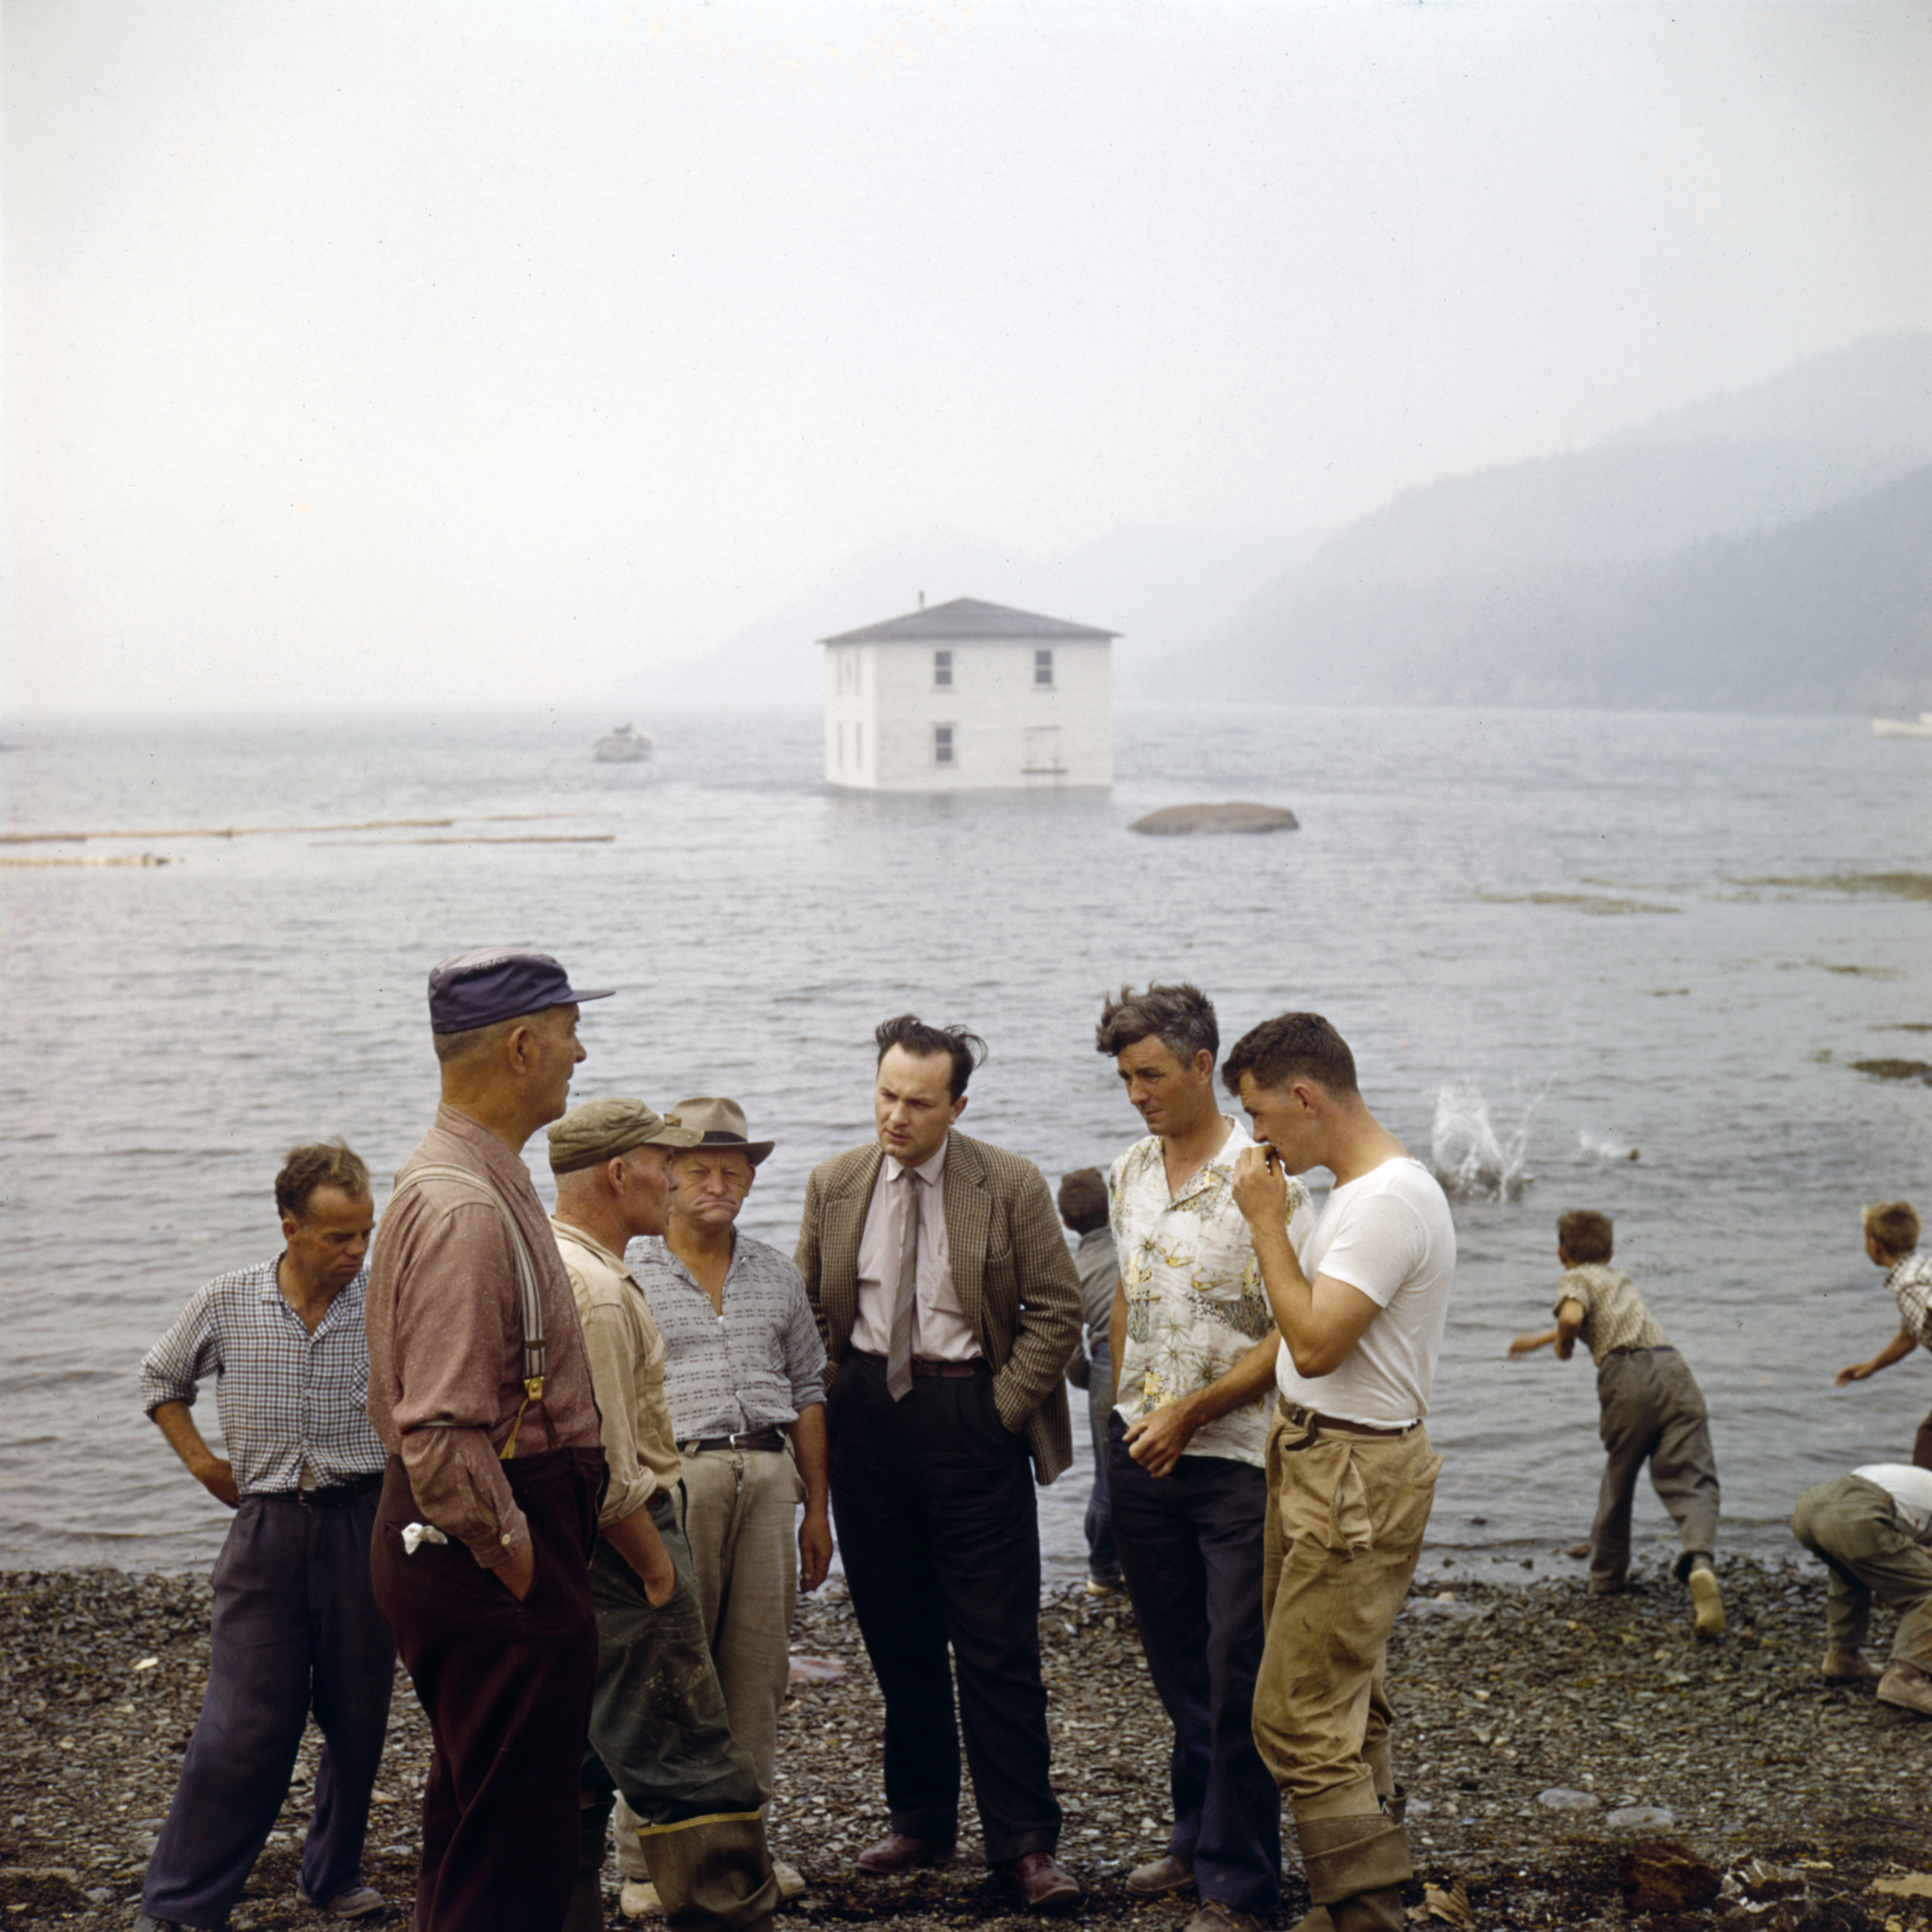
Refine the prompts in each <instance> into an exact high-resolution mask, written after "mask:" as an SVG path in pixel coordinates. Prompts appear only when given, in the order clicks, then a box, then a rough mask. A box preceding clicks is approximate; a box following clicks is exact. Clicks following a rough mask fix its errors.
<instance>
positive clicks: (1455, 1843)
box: [0, 1563, 1932, 1932]
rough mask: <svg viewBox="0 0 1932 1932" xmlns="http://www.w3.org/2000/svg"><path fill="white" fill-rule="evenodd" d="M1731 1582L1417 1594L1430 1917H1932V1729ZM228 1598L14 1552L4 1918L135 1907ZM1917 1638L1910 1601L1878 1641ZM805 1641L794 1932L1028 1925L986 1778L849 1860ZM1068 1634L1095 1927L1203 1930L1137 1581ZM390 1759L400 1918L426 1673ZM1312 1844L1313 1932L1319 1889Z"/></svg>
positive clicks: (788, 1832) (1791, 1594)
mask: <svg viewBox="0 0 1932 1932" xmlns="http://www.w3.org/2000/svg"><path fill="white" fill-rule="evenodd" d="M1480 1567H1483V1568H1488V1569H1491V1570H1493V1569H1494V1568H1495V1567H1496V1566H1495V1565H1494V1564H1485V1565H1483V1566H1480ZM1724 1589H1725V1599H1726V1604H1727V1607H1728V1609H1729V1614H1730V1627H1729V1630H1728V1632H1727V1634H1726V1635H1725V1636H1724V1639H1723V1641H1720V1642H1718V1643H1714V1644H1698V1643H1696V1642H1695V1641H1693V1640H1692V1638H1691V1621H1690V1615H1689V1611H1688V1608H1687V1607H1686V1603H1685V1599H1684V1596H1683V1593H1682V1591H1681V1590H1680V1589H1679V1587H1678V1586H1677V1585H1676V1584H1675V1583H1674V1582H1673V1581H1671V1580H1670V1579H1669V1577H1668V1576H1666V1575H1663V1574H1657V1573H1653V1574H1648V1575H1640V1577H1639V1578H1638V1581H1637V1584H1636V1587H1635V1588H1633V1590H1632V1591H1630V1593H1628V1594H1626V1595H1624V1596H1621V1597H1612V1598H1600V1599H1591V1598H1587V1597H1586V1596H1585V1595H1584V1594H1583V1591H1582V1587H1581V1583H1580V1580H1579V1581H1575V1582H1572V1581H1570V1580H1568V1579H1552V1580H1538V1581H1535V1582H1531V1583H1528V1584H1521V1585H1519V1584H1511V1583H1508V1582H1507V1581H1496V1580H1492V1578H1491V1577H1490V1576H1482V1577H1476V1576H1474V1575H1473V1576H1472V1577H1471V1578H1470V1580H1467V1581H1457V1582H1451V1583H1448V1584H1446V1585H1445V1584H1443V1583H1442V1582H1441V1581H1440V1580H1438V1581H1435V1582H1432V1583H1431V1584H1430V1585H1428V1586H1427V1587H1426V1588H1425V1589H1424V1588H1419V1589H1418V1591H1416V1593H1414V1594H1413V1595H1412V1596H1411V1598H1410V1600H1409V1602H1408V1605H1407V1608H1406V1609H1405V1611H1404V1614H1403V1615H1402V1617H1401V1618H1400V1619H1399V1621H1398V1622H1397V1624H1396V1626H1395V1632H1394V1636H1393V1638H1392V1640H1391V1648H1390V1661H1391V1694H1392V1695H1393V1697H1394V1699H1395V1702H1396V1705H1397V1708H1398V1709H1399V1710H1400V1712H1401V1713H1402V1726H1401V1729H1400V1731H1399V1732H1398V1734H1397V1765H1398V1770H1399V1773H1400V1774H1401V1776H1402V1777H1403V1779H1404V1782H1405V1784H1406V1786H1407V1790H1408V1791H1409V1794H1410V1806H1409V1839H1410V1843H1411V1845H1412V1848H1413V1851H1414V1857H1415V1865H1416V1872H1417V1880H1416V1882H1415V1883H1414V1884H1413V1885H1412V1886H1411V1887H1410V1888H1409V1895H1410V1900H1411V1917H1412V1918H1413V1919H1414V1920H1415V1921H1416V1922H1417V1923H1418V1924H1424V1923H1433V1924H1450V1925H1456V1926H1462V1927H1465V1928H1466V1927H1471V1926H1485V1927H1487V1926H1497V1927H1502V1926H1524V1927H1532V1926H1550V1927H1571V1926H1589V1925H1597V1924H1633V1923H1640V1922H1641V1923H1643V1924H1646V1925H1648V1926H1651V1927H1653V1928H1657V1932H1665V1928H1674V1927H1677V1926H1686V1927H1688V1926H1691V1925H1693V1924H1733V1925H1738V1926H1747V1925H1748V1926H1758V1927H1764V1928H1766V1932H1799V1928H1814V1927H1816V1928H1824V1927H1842V1928H1846V1932H1866V1928H1869V1932H1924V1928H1927V1927H1932V1723H1927V1722H1924V1721H1920V1720H1916V1719H1913V1718H1911V1717H1909V1716H1907V1715H1906V1714H1904V1713H1902V1712H1895V1711H1892V1710H1890V1709H1889V1708H1887V1707H1883V1706H1880V1705H1878V1704H1876V1703H1875V1702H1874V1699H1873V1697H1872V1694H1871V1692H1870V1691H1869V1690H1868V1689H1866V1688H1863V1687H1857V1688H1851V1687H1843V1686H1838V1685H1826V1684H1824V1683H1823V1682H1821V1681H1820V1679H1819V1678H1818V1676H1817V1674H1816V1667H1817V1662H1818V1657H1819V1653H1820V1651H1821V1649H1822V1645H1823V1603H1824V1577H1823V1573H1822V1572H1821V1571H1820V1570H1819V1569H1818V1568H1817V1567H1816V1566H1815V1565H1805V1566H1801V1565H1798V1564H1792V1565H1790V1566H1781V1565H1754V1564H1747V1563H1732V1564H1730V1565H1728V1566H1727V1567H1726V1569H1725V1571H1724ZM793 1635H794V1644H793V1649H794V1656H795V1667H794V1673H793V1676H794V1683H793V1688H792V1692H791V1698H790V1700H789V1701H788V1703H787V1706H786V1712H785V1720H784V1727H783V1729H782V1731H781V1735H780V1765H781V1777H780V1785H779V1790H778V1792H777V1795H776V1799H775V1803H774V1817H773V1829H772V1839H773V1844H774V1850H775V1851H776V1852H777V1853H778V1855H779V1856H781V1857H786V1858H789V1859H791V1861H792V1862H793V1863H795V1864H796V1865H797V1866H799V1868H800V1869H801V1870H802V1871H803V1872H804V1873H805V1874H806V1876H807V1878H808V1880H809V1882H810V1890H808V1892H807V1893H806V1894H805V1896H804V1897H803V1898H801V1899H799V1900H797V1901H796V1902H795V1904H794V1905H793V1906H792V1907H791V1908H790V1909H789V1911H788V1912H787V1913H786V1914H785V1915H784V1917H783V1918H781V1920H780V1922H779V1923H780V1926H781V1928H782V1932H806V1928H808V1927H809V1926H811V1925H813V1924H833V1923H841V1924H851V1923H860V1922H865V1921H873V1920H896V1921H901V1922H905V1923H908V1924H911V1925H913V1926H915V1927H919V1926H933V1927H938V1926H941V1925H944V1926H958V1925H960V1924H1022V1923H1024V1921H1022V1920H1019V1919H1018V1918H1016V1917H1015V1916H1014V1915H1013V1914H1012V1913H1011V1911H1010V1909H1009V1907H1008V1905H1007V1903H1006V1902H1005V1900H1004V1899H1003V1898H1002V1896H1001V1895H1000V1893H999V1892H998V1891H997V1890H995V1888H994V1887H993V1885H992V1884H991V1882H990V1881H989V1880H988V1878H987V1875H986V1873H985V1871H984V1869H983V1867H982V1866H981V1865H980V1864H979V1863H978V1862H977V1853H978V1847H977V1844H976V1842H975V1840H974V1832H975V1820H974V1816H973V1813H972V1809H971V1801H970V1797H969V1799H968V1801H967V1810H966V1813H965V1815H964V1817H963V1818H962V1821H961V1857H960V1860H959V1862H958V1864H957V1865H955V1866H952V1867H949V1868H946V1869H943V1870H940V1871H935V1872H924V1873H920V1874H916V1875H915V1876H914V1877H911V1878H908V1879H900V1880H862V1879H857V1878H855V1877H854V1876H853V1875H852V1873H851V1859H852V1856H853V1854H854V1853H856V1852H857V1851H858V1850H859V1849H860V1847H862V1846H863V1845H865V1844H866V1843H868V1842H870V1841H871V1840H873V1839H874V1837H876V1836H878V1835H879V1834H880V1833H881V1832H882V1831H883V1830H884V1828H885V1817H884V1813H883V1811H882V1808H881V1800H880V1790H879V1751H880V1745H879V1715H880V1705H879V1696H878V1690H877V1686H876V1684H875V1683H874V1679H873V1676H872V1673H871V1671H870V1669H869V1667H868V1666H867V1663H866V1661H865V1655H864V1651H863V1649H862V1647H861V1645H860V1643H859V1640H858V1630H857V1628H856V1626H855V1625H854V1624H853V1621H852V1616H851V1612H850V1607H849V1606H848V1604H847V1602H846V1599H845V1596H844V1593H843V1586H842V1584H841V1582H839V1581H838V1580H837V1579H835V1580H834V1581H833V1582H832V1583H831V1584H828V1585H827V1586H826V1588H825V1590H824V1591H822V1592H821V1593H820V1594H819V1595H818V1596H817V1597H815V1598H812V1599H808V1601H807V1603H806V1604H805V1605H804V1607H803V1608H802V1609H801V1612H800V1616H799V1621H798V1626H797V1629H796V1630H795V1632H794V1633H793ZM1041 1636H1042V1640H1043V1646H1044V1659H1045V1670H1046V1680H1047V1687H1048V1694H1049V1700H1050V1709H1051V1717H1052V1723H1053V1727H1054V1770H1055V1780H1056V1783H1057V1785H1058V1790H1059V1792H1060V1796H1061V1799H1062V1802H1063V1804H1064V1806H1065V1809H1066V1826H1065V1831H1064V1834H1063V1837H1062V1840H1061V1844H1060V1853H1061V1856H1062V1857H1063V1859H1064V1860H1065V1862H1066V1863H1067V1864H1068V1865H1069V1866H1070V1867H1071V1868H1072V1869H1073V1870H1074V1874H1076V1875H1077V1876H1078V1878H1079V1879H1080V1881H1081V1882H1082V1884H1083V1885H1085V1886H1086V1887H1087V1890H1088V1895H1087V1900H1086V1903H1085V1906H1084V1907H1083V1908H1082V1910H1081V1911H1080V1912H1079V1913H1078V1914H1077V1915H1075V1919H1074V1922H1073V1923H1075V1924H1104V1925H1108V1926H1117V1927H1123V1928H1124V1927H1127V1926H1132V1927H1133V1928H1134V1932H1180V1928H1181V1926H1182V1925H1183V1924H1185V1922H1186V1918H1187V1915H1188V1906H1187V1902H1185V1901H1180V1900H1174V1901H1166V1902H1162V1903H1158V1904H1154V1905H1138V1904H1135V1903H1133V1902H1132V1901H1130V1900H1129V1899H1128V1897H1127V1896H1126V1893H1125V1892H1124V1890H1123V1887H1122V1882H1121V1881H1122V1879H1123V1877H1124V1874H1125V1872H1126V1871H1127V1869H1128V1868H1129V1867H1130V1866H1132V1865H1133V1864H1134V1863H1136V1862H1138V1861H1139V1860H1141V1859H1142V1858H1145V1857H1152V1856H1153V1855H1155V1854H1156V1853H1158V1851H1160V1850H1162V1849H1163V1848H1164V1845H1165V1829H1166V1820H1167V1807H1166V1796H1165V1793H1166V1751H1167V1741H1168V1737H1169V1732H1168V1728H1167V1724H1166V1720H1165V1718H1164V1716H1163V1714H1162V1712H1161V1710H1160V1707H1159V1705H1158V1702H1157V1700H1156V1699H1155V1696H1154V1693H1153V1689H1152V1687H1151V1685H1150V1684H1149V1682H1148V1678H1147V1673H1146V1668H1145V1666H1144V1664H1143V1662H1142V1661H1141V1651H1140V1645H1139V1642H1138V1641H1137V1639H1136V1636H1135V1633H1134V1628H1133V1621H1132V1616H1131V1612H1130V1611H1129V1609H1128V1607H1127V1605H1126V1602H1125V1599H1124V1597H1118V1596H1116V1597H1109V1598H1101V1599H1095V1598H1092V1597H1090V1596H1088V1595H1087V1594H1086V1592H1085V1591H1084V1590H1082V1589H1079V1588H1077V1587H1075V1588H1073V1589H1061V1590H1056V1591H1049V1593H1048V1594H1047V1595H1046V1597H1045V1598H1044V1599H1043V1601H1042V1607H1041ZM1889 1640H1890V1618H1889V1617H1887V1616H1886V1615H1885V1614H1884V1613H1883V1612H1880V1613H1879V1616H1878V1620H1877V1624H1876V1628H1875V1630H1874V1655H1880V1656H1882V1646H1883V1644H1884V1643H1886V1642H1888V1641H1889ZM207 1659H208V1589H207V1586H206V1584H205V1583H204V1582H202V1581H200V1580H198V1579H182V1578H176V1577H167V1576H135V1575H128V1574H123V1573H121V1572H118V1571H109V1570H72V1571H54V1572H42V1573H31V1572H11V1573H0V1679H4V1694H0V1738H4V1743H0V1911H4V1913H5V1915H6V1916H5V1921H4V1923H5V1924H8V1925H21V1926H38V1925H60V1926H72V1927H76V1928H79V1927H100V1928H108V1927H115V1928H120V1927H125V1926H129V1925H131V1924H133V1921H134V1917H135V1914H136V1912H137V1910H138V1909H139V1894H140V1883H141V1873H142V1864H143V1862H144V1860H145V1858H146V1856H147V1852H148V1849H149V1847H150V1845H151V1844H152V1842H153V1839H154V1834H155V1831H156V1830H157V1829H158V1825H159V1824H160V1821H161V1818H162V1815H163V1814H164V1813H165V1811H166V1809H167V1806H168V1800H169V1797H170V1795H171V1793H172V1791H173V1789H174V1783H175V1773H176V1769H177V1767H178V1764H179V1758H180V1753H181V1751H182V1749H183V1747H184V1746H185V1744H186V1742H187V1740H188V1735H189V1732H190V1730H191V1729H192V1725H193V1723H194V1718H195V1713H196V1711H197V1709H198V1708H199V1705H200V1699H201V1691H202V1683H203V1675H204V1673H205V1671H206V1668H207ZM318 1741H319V1740H318V1739H317V1737H316V1735H315V1733H314V1732H313V1730H312V1729H311V1731H310V1732H309V1734H308V1738H307V1740H305V1742H304V1745H303V1750H302V1756H301V1759H300V1762H299V1764H298V1767H297V1772H296V1778H295V1785H294V1789H293V1790H292V1791H291V1796H290V1800H289V1804H288V1807H287V1808H286V1810H285V1811H284V1813H283V1816H282V1819H281V1822H280V1825H279V1827H278V1829H277V1830H276V1832H275V1835H274V1836H273V1837H272V1838H271V1840H270V1841H269V1844H268V1847H267V1849H266V1851H265V1852H264V1854H263V1856H262V1858H261V1860H260V1863H259V1864H258V1867H257V1869H256V1873H255V1877H254V1879H253V1881H252V1882H251V1884H250V1887H249V1890H248V1895H247V1897H246V1899H245V1900H244V1901H243V1904H242V1907H240V1908H239V1909H238V1911H237V1912H236V1914H235V1916H234V1918H233V1920H232V1921H231V1924H233V1925H234V1927H235V1928H236V1932H279V1928H284V1927H288V1928H297V1927H313V1926H320V1925H322V1924H326V1923H330V1922H328V1921H326V1920H325V1918H324V1917H323V1915H322V1914H320V1913H317V1912H314V1911H311V1910H308V1909H307V1908H305V1907H302V1906H301V1905H299V1904H298V1902H297V1901H296V1898H295V1893H294V1880H295V1872H296V1865H297V1860H298V1857H299V1854H300V1844H301V1835H302V1832H303V1830H304V1828H305V1825H306V1822H307V1813H308V1794H309V1790H310V1780H311V1779H312V1776H313V1773H314V1762H315V1751H316V1748H317V1744H318ZM390 1752H391V1755H390V1757H389V1759H388V1761H387V1763H386V1764H385V1767H384V1771H383V1775H382V1781H381V1786H380V1790H379V1802H378V1804H377V1806H376V1807H375V1817H374V1820H373V1823H372V1826H371V1832H370V1840H369V1852H368V1857H367V1860H366V1865H367V1871H368V1875H369V1877H370V1878H371V1880H372V1881H373V1882H374V1883H375V1885H376V1887H377V1888H378V1889H379V1890H382V1891H384V1892H385V1893H386V1894H387V1895H388V1896H389V1897H390V1898H391V1900H392V1901H394V1902H395V1905H396V1907H397V1910H396V1911H395V1912H394V1913H393V1914H391V1917H390V1918H389V1919H388V1920H386V1921H385V1920H376V1921H365V1922H363V1923H366V1924H383V1923H390V1924H400V1923H401V1922H402V1921H403V1920H404V1918H405V1917H406V1916H407V1913H406V1910H405V1907H406V1906H407V1902H408V1898H409V1896H410V1886H411V1879H412V1875H413V1872H414V1862H415V1853H416V1816H417V1805H418V1800H419V1797H420V1793H421V1790H422V1779H423V1773H424V1769H425V1763H426V1761H427V1755H428V1738H427V1732H426V1727H425V1724H424V1723H423V1719H422V1714H421V1712H420V1710H419V1709H418V1707H417V1706H416V1702H415V1698H414V1696H413V1694H412V1693H411V1691H410V1690H409V1687H408V1682H407V1680H405V1679H401V1678H399V1679H398V1683H397V1691H396V1700H395V1707H394V1712H393V1716H392V1719H391V1742H390ZM1291 1843H1292V1840H1291V1838H1290V1847H1291ZM1284 1863H1285V1865H1286V1867H1287V1876H1286V1879H1285V1887H1284V1899H1283V1910H1282V1923H1283V1924H1292V1922H1293V1920H1294V1918H1295V1917H1296V1916H1298V1915H1299V1913H1300V1912H1301V1910H1302V1909H1304V1907H1305V1904H1306V1895H1305V1893H1304V1892H1303V1890H1302V1888H1301V1885H1300V1880H1299V1872H1298V1867H1297V1863H1296V1860H1295V1858H1294V1857H1293V1855H1292V1850H1291V1848H1290V1850H1289V1851H1288V1854H1287V1856H1286V1857H1285V1858H1284ZM606 1883H607V1891H608V1899H607V1905H608V1924H610V1925H611V1926H613V1927H616V1926H620V1925H623V1924H628V1923H631V1922H627V1921H625V1920H624V1919H623V1918H622V1917H621V1916H620V1914H619V1912H618V1909H617V1879H616V1867H615V1863H614V1861H613V1862H612V1864H611V1865H610V1866H609V1868H608V1871H607V1879H606Z"/></svg>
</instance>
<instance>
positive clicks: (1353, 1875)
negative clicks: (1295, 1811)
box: [1295, 1808, 1415, 1932]
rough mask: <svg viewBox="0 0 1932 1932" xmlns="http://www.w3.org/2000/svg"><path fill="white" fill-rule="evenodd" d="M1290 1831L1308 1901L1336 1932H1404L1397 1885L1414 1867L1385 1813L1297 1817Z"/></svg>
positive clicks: (1404, 1843) (1404, 1841) (1398, 1831)
mask: <svg viewBox="0 0 1932 1932" xmlns="http://www.w3.org/2000/svg"><path fill="white" fill-rule="evenodd" d="M1295 1831H1296V1833H1297V1835H1298V1836H1299V1837H1300V1839H1301V1843H1302V1866H1303V1869H1304V1870H1305V1871H1306V1872H1307V1879H1308V1896H1309V1898H1311V1899H1312V1900H1313V1901H1314V1903H1315V1906H1316V1907H1317V1909H1318V1910H1322V1911H1325V1912H1326V1914H1327V1918H1328V1923H1329V1924H1331V1925H1333V1926H1334V1928H1335V1932H1405V1928H1406V1925H1407V1920H1406V1919H1405V1917H1404V1915H1403V1910H1402V1886H1403V1884H1404V1883H1405V1882H1406V1881H1407V1880H1408V1879H1410V1878H1413V1877H1414V1876H1415V1867H1414V1866H1413V1865H1411V1864H1410V1863H1409V1861H1408V1840H1407V1839H1406V1838H1405V1837H1404V1836H1403V1832H1402V1827H1401V1825H1399V1824H1393V1823H1392V1822H1391V1820H1390V1817H1389V1814H1388V1813H1387V1812H1386V1811H1384V1810H1381V1809H1379V1808H1378V1809H1376V1810H1374V1811H1362V1812H1344V1813H1343V1814H1342V1815H1341V1817H1339V1818H1297V1819H1296V1820H1295ZM1308 1916H1309V1917H1310V1918H1313V1917H1314V1913H1312V1912H1311V1913H1310V1914H1309V1915H1308Z"/></svg>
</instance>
